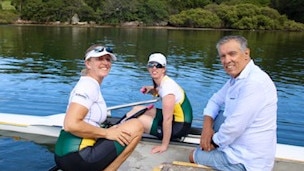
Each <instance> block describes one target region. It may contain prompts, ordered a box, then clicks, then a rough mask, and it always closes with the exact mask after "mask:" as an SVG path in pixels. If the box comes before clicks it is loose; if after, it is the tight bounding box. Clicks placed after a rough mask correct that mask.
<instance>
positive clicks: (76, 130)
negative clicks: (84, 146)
mask: <svg viewBox="0 0 304 171" xmlns="http://www.w3.org/2000/svg"><path fill="white" fill-rule="evenodd" d="M87 112H88V109H87V108H86V107H84V106H82V105H80V104H78V103H71V104H70V106H69V108H68V110H67V113H66V116H65V119H64V129H65V131H67V132H71V133H72V134H74V135H76V136H79V137H84V138H91V139H97V138H106V139H110V140H116V141H118V142H119V143H120V144H121V145H127V144H129V143H130V137H131V135H130V132H129V131H127V130H125V129H121V128H120V127H119V126H114V127H111V128H109V129H104V128H100V127H96V126H93V125H91V124H88V123H86V122H85V121H84V120H83V119H84V118H85V116H86V114H87Z"/></svg>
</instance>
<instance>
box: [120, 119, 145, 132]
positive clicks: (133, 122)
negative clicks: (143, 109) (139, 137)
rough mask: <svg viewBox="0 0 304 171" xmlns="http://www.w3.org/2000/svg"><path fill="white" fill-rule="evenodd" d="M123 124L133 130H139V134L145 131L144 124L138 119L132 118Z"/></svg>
mask: <svg viewBox="0 0 304 171" xmlns="http://www.w3.org/2000/svg"><path fill="white" fill-rule="evenodd" d="M123 125H125V126H126V128H127V129H128V130H130V131H132V132H138V133H139V134H142V133H143V132H144V126H143V124H142V123H141V122H140V121H139V120H138V119H130V120H128V121H127V122H125V124H123Z"/></svg>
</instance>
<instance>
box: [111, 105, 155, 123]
mask: <svg viewBox="0 0 304 171" xmlns="http://www.w3.org/2000/svg"><path fill="white" fill-rule="evenodd" d="M153 107H154V105H153V104H150V105H149V106H147V107H145V108H143V109H141V110H140V111H138V112H136V113H135V114H134V115H132V116H130V117H128V118H127V114H125V115H124V116H123V117H122V118H120V120H119V121H117V122H116V124H120V123H122V122H124V121H127V120H129V119H132V118H138V117H139V116H141V115H142V114H144V113H145V112H146V111H147V110H150V109H152V108H153Z"/></svg>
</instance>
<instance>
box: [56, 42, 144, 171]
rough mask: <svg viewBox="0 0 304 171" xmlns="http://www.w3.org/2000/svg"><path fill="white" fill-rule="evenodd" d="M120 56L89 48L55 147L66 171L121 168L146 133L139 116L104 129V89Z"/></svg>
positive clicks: (107, 51)
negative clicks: (104, 83)
mask: <svg viewBox="0 0 304 171" xmlns="http://www.w3.org/2000/svg"><path fill="white" fill-rule="evenodd" d="M115 60H116V56H115V55H114V54H113V53H112V51H111V49H109V48H106V47H103V46H101V45H93V46H91V47H89V48H88V49H87V51H86V54H85V59H84V64H85V69H84V70H83V71H82V76H81V77H80V79H79V81H78V83H77V84H76V86H75V87H74V89H73V90H72V92H71V94H70V98H69V104H68V106H67V110H66V116H65V119H64V124H63V130H62V131H61V132H60V135H59V138H58V140H57V143H56V146H55V161H56V164H57V166H58V167H59V168H60V169H62V170H64V171H70V170H71V171H75V170H77V171H88V170H90V171H95V170H96V171H101V170H111V171H112V170H117V169H118V168H119V166H120V165H121V164H122V163H123V162H124V161H125V160H126V158H127V157H128V156H129V155H130V154H131V153H132V151H133V150H134V149H135V147H136V145H137V144H138V142H139V141H140V140H141V136H142V134H143V131H144V129H143V125H142V124H141V122H140V121H139V120H138V119H130V120H128V121H126V122H124V123H122V124H120V125H114V126H112V127H110V128H107V129H106V128H101V127H100V124H101V123H102V122H104V121H105V120H106V118H107V106H106V103H105V101H104V98H103V96H102V94H101V91H100V85H101V83H102V80H103V79H104V78H105V77H106V76H107V75H108V74H109V72H110V70H111V66H112V61H115Z"/></svg>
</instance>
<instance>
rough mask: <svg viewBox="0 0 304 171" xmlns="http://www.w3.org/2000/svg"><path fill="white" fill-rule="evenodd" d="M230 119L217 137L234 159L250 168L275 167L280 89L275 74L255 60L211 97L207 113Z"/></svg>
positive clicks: (268, 169) (254, 170) (267, 169)
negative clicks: (219, 113)
mask: <svg viewBox="0 0 304 171" xmlns="http://www.w3.org/2000/svg"><path fill="white" fill-rule="evenodd" d="M222 108H223V109H224V113H223V115H224V116H225V117H226V120H225V121H224V123H223V124H222V125H221V127H220V129H219V131H218V132H216V133H215V134H214V135H213V141H214V142H215V143H216V144H218V145H219V150H221V151H223V152H225V153H226V155H227V157H228V160H229V161H230V162H231V163H235V164H236V163H242V164H244V166H245V167H246V170H247V171H271V170H272V168H273V165H274V160H275V152H276V143H277V137H276V136H277V135H276V129H277V90H276V87H275V85H274V83H273V81H272V80H271V78H270V77H269V76H268V75H267V74H266V73H265V72H264V71H262V70H261V69H260V68H259V67H258V66H256V65H255V64H254V62H253V61H252V60H251V61H250V62H249V63H248V64H247V66H246V67H245V69H244V70H243V71H242V72H241V74H240V75H239V76H238V77H237V78H231V79H229V80H228V81H227V82H226V84H225V85H224V86H223V87H222V88H221V89H220V90H219V91H218V92H216V93H215V94H214V95H213V96H212V97H211V99H210V100H209V101H208V104H207V106H206V108H205V109H204V115H208V116H211V117H212V118H215V117H216V116H217V114H218V112H219V110H220V109H222Z"/></svg>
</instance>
